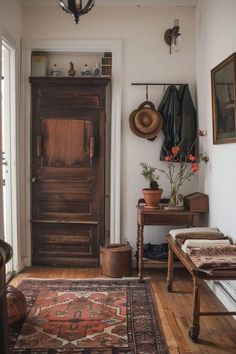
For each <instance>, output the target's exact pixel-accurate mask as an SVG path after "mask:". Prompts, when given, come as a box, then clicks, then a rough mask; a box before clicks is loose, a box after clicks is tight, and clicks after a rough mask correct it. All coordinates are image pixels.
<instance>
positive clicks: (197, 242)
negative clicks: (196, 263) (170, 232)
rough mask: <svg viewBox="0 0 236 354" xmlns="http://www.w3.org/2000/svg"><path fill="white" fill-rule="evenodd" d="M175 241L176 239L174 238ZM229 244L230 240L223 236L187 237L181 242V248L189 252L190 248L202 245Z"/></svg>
mask: <svg viewBox="0 0 236 354" xmlns="http://www.w3.org/2000/svg"><path fill="white" fill-rule="evenodd" d="M176 241H177V240H176ZM226 245H230V240H229V239H228V238H226V237H225V238H223V239H215V240H214V239H213V240H209V239H188V240H185V242H184V244H182V246H181V249H182V250H183V251H184V252H186V253H189V252H190V251H191V249H192V248H195V247H197V248H202V247H210V246H211V247H215V246H226Z"/></svg>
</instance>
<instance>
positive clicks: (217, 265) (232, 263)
mask: <svg viewBox="0 0 236 354" xmlns="http://www.w3.org/2000/svg"><path fill="white" fill-rule="evenodd" d="M189 257H190V259H191V260H192V262H193V263H194V265H195V266H196V267H197V268H201V269H206V270H207V269H209V268H211V269H236V245H230V246H215V247H202V248H192V249H191V250H190V252H189Z"/></svg>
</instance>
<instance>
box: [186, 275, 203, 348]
mask: <svg viewBox="0 0 236 354" xmlns="http://www.w3.org/2000/svg"><path fill="white" fill-rule="evenodd" d="M200 287H201V280H199V279H198V278H196V277H194V278H193V322H192V327H191V328H190V330H189V336H190V338H191V339H192V341H193V342H194V343H196V342H197V340H198V335H199V332H200V323H199V322H200Z"/></svg>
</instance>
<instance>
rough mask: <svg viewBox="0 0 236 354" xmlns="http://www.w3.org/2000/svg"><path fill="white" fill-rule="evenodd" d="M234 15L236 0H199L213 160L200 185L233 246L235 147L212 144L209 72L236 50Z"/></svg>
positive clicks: (200, 57)
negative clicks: (207, 195)
mask: <svg viewBox="0 0 236 354" xmlns="http://www.w3.org/2000/svg"><path fill="white" fill-rule="evenodd" d="M235 13H236V1H235V0H225V1H221V0H199V3H198V8H197V28H196V33H197V41H196V53H197V61H196V62H197V100H198V111H199V124H200V126H201V127H202V128H203V129H206V130H207V142H206V145H205V149H207V151H208V154H209V158H210V162H209V168H208V169H207V170H206V173H205V175H202V176H201V179H200V183H201V187H202V188H203V190H204V191H205V192H206V193H208V194H209V196H210V213H209V224H210V226H216V227H218V228H220V230H221V231H222V232H224V233H225V235H227V236H230V237H231V238H232V240H233V241H234V243H235V242H236V221H235V211H236V209H235V197H236V183H235V176H236V159H235V156H236V144H235V143H232V144H221V145H213V137H212V106H211V81H210V80H211V78H210V70H211V69H212V68H214V67H215V66H216V65H217V64H219V63H220V62H221V61H223V60H224V59H225V58H226V57H228V56H229V55H230V54H232V53H233V52H235V51H236V22H235ZM235 285H236V282H235ZM235 289H236V286H235ZM235 294H236V290H235ZM235 297H236V296H235ZM223 300H224V301H226V300H227V299H226V298H224V299H223Z"/></svg>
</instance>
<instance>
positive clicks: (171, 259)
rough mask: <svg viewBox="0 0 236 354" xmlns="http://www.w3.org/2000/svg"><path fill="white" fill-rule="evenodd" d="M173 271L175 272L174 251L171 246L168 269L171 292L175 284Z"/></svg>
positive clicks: (168, 288) (168, 285)
mask: <svg viewBox="0 0 236 354" xmlns="http://www.w3.org/2000/svg"><path fill="white" fill-rule="evenodd" d="M173 273H174V252H173V251H172V249H171V248H170V246H169V249H168V271H167V290H168V292H169V293H171V292H172V285H173Z"/></svg>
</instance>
